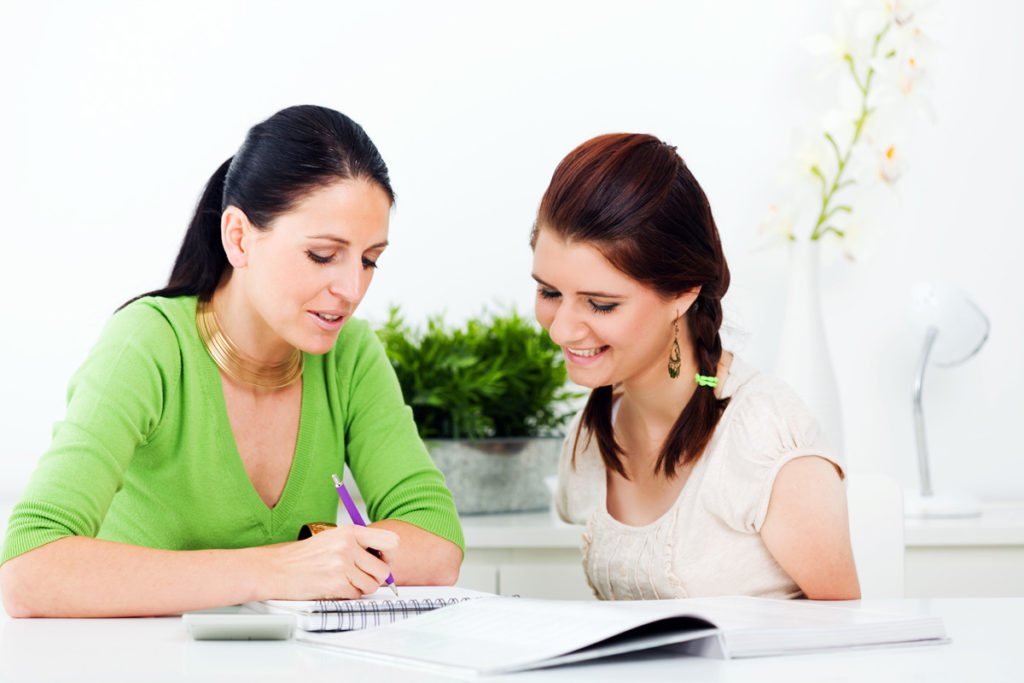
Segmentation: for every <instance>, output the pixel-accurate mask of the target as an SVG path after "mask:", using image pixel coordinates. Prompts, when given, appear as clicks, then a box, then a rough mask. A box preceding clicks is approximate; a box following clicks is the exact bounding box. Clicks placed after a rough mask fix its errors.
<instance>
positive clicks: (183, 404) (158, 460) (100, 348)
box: [0, 297, 464, 563]
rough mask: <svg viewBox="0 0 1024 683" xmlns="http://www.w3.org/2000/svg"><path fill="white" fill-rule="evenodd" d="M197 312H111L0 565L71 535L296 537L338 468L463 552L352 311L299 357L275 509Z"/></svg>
mask: <svg viewBox="0 0 1024 683" xmlns="http://www.w3.org/2000/svg"><path fill="white" fill-rule="evenodd" d="M195 308H196V299H195V297H178V298H172V299H167V298H155V297H149V298H144V299H139V300H138V301H136V302H134V303H132V304H130V305H129V306H126V307H125V308H123V309H121V310H120V311H118V312H117V313H116V314H115V315H114V316H113V317H112V318H111V319H110V321H109V323H108V324H107V326H106V328H105V329H104V331H103V333H102V335H101V336H100V339H99V341H98V342H97V344H96V346H95V347H94V348H93V349H92V351H91V353H90V354H89V356H88V358H87V360H86V361H85V363H84V364H83V365H82V367H81V368H79V370H78V371H77V372H76V373H75V375H74V377H73V378H72V380H71V383H70V386H69V388H68V409H67V416H66V419H65V420H64V421H63V422H59V423H57V425H56V426H55V427H54V433H53V442H52V444H51V446H50V449H49V451H47V452H46V453H45V454H44V455H43V457H42V458H41V459H40V461H39V465H38V467H37V469H36V471H35V472H34V473H33V475H32V478H31V479H30V481H29V484H28V487H27V488H26V490H25V492H24V494H23V496H22V499H21V501H20V502H19V503H18V504H17V505H16V506H15V507H14V510H13V511H12V514H11V517H10V520H9V522H8V526H7V536H6V538H5V540H4V545H3V554H2V556H0V563H3V562H6V561H7V560H9V559H10V558H12V557H15V556H17V555H20V554H21V553H24V552H27V551H29V550H32V549H33V548H37V547H39V546H41V545H43V544H45V543H49V542H51V541H54V540H57V539H59V538H63V537H65V536H72V535H77V536H94V537H96V538H102V539H107V540H111V541H120V542H122V543H131V544H134V545H141V546H147V547H151V548H164V549H176V550H193V549H200V548H243V547H251V546H259V545H266V544H269V543H277V542H280V541H291V540H295V538H296V536H297V534H298V532H299V528H300V527H301V526H302V525H303V524H305V523H306V522H316V521H322V522H323V521H325V522H332V521H334V520H335V518H336V517H337V512H338V495H337V493H336V492H335V490H334V485H333V483H332V481H331V474H332V473H333V472H337V473H338V474H339V475H340V474H341V471H342V468H343V465H344V464H348V466H349V468H350V469H351V471H352V475H353V477H354V478H355V480H356V483H357V484H358V486H359V490H360V492H361V493H362V495H363V499H364V501H365V502H366V508H367V512H368V514H369V517H370V519H371V520H380V519H397V520H402V521H404V522H408V523H410V524H414V525H416V526H418V527H420V528H422V529H426V530H427V531H430V532H432V533H434V534H436V535H438V536H441V537H442V538H446V539H448V540H449V541H452V542H453V543H455V544H457V545H458V546H459V547H460V548H463V549H464V542H463V539H462V529H461V527H460V526H459V520H458V517H457V515H456V513H455V506H454V504H453V503H452V497H451V493H450V492H449V491H448V489H447V488H445V484H444V478H443V477H442V475H441V473H440V472H439V471H438V470H437V469H436V468H435V467H434V465H433V463H432V461H431V460H430V456H429V455H428V454H427V452H426V449H425V448H424V446H423V442H422V441H421V440H420V438H419V436H418V435H417V433H416V425H415V424H414V422H413V419H412V411H411V410H410V409H409V408H408V407H407V406H405V404H404V403H403V401H402V394H401V389H400V388H399V386H398V381H397V379H396V378H395V374H394V371H393V370H392V368H391V366H390V364H389V363H388V360H387V357H386V356H385V354H384V350H383V348H382V346H381V344H380V342H379V341H378V340H377V338H376V335H374V334H373V332H372V331H371V330H370V329H369V326H368V325H366V323H364V322H362V321H358V320H350V321H349V322H348V323H346V325H345V327H343V328H342V330H341V333H340V334H339V336H338V341H337V343H336V344H335V346H334V348H333V349H332V350H330V351H329V352H327V353H326V354H324V355H319V356H318V355H310V354H307V355H306V358H305V361H306V364H305V369H304V370H303V374H302V410H301V415H300V419H299V432H298V438H297V440H296V445H295V456H294V460H293V462H292V466H291V471H290V472H289V474H288V481H287V483H286V485H285V488H284V492H283V493H282V494H281V498H280V500H279V501H278V503H277V504H276V505H275V506H274V507H273V508H272V509H271V508H268V507H267V506H266V504H265V503H264V502H263V501H262V500H261V499H260V497H259V495H258V494H257V493H256V490H255V489H254V488H253V486H252V483H251V482H250V480H249V477H248V475H247V474H246V472H245V467H244V466H243V464H242V460H241V458H240V457H239V454H238V449H237V447H236V445H235V440H234V436H233V435H232V432H231V425H230V422H229V420H228V414H227V409H226V407H225V405H224V392H223V390H222V388H221V379H220V373H219V370H218V368H217V365H216V364H215V363H214V361H213V359H212V358H211V357H210V355H209V353H207V351H206V349H205V348H204V347H203V344H202V341H201V340H200V339H199V335H198V333H197V331H196V323H195Z"/></svg>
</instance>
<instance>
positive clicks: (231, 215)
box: [220, 206, 252, 268]
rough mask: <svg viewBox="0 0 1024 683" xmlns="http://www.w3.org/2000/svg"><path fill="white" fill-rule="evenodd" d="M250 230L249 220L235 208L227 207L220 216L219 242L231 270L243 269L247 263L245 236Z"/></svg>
mask: <svg viewBox="0 0 1024 683" xmlns="http://www.w3.org/2000/svg"><path fill="white" fill-rule="evenodd" d="M251 230H252V226H251V225H250V224H249V219H248V217H247V216H246V215H245V213H244V212H243V211H242V210H241V209H239V208H238V207H237V206H229V207H228V208H226V209H224V213H222V214H221V216H220V241H221V244H222V245H223V246H224V253H225V254H227V257H228V263H230V264H231V267H232V268H244V267H245V266H246V265H247V264H248V263H249V255H248V252H247V248H248V244H247V241H246V239H245V238H246V236H247V235H248V233H249V232H250V231H251Z"/></svg>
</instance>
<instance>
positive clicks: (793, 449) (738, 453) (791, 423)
mask: <svg viewBox="0 0 1024 683" xmlns="http://www.w3.org/2000/svg"><path fill="white" fill-rule="evenodd" d="M724 389H725V391H723V398H729V405H728V407H727V408H726V411H725V413H724V414H723V416H722V422H721V424H720V430H721V433H720V434H718V435H717V437H718V439H717V440H718V442H719V444H718V445H719V449H720V450H724V451H726V452H727V453H728V454H731V455H732V456H733V458H732V459H737V460H742V461H745V462H746V463H748V464H755V465H759V466H762V467H768V468H772V467H773V466H774V464H775V463H776V462H777V461H778V460H779V459H780V458H783V457H784V456H786V455H787V454H793V453H797V452H800V453H807V454H812V453H814V454H820V455H823V456H824V455H826V454H827V453H826V452H827V450H828V447H827V444H826V443H825V441H824V438H823V435H822V433H821V429H820V427H819V425H818V422H817V420H816V419H815V417H814V415H813V413H812V412H811V410H810V409H809V408H808V407H807V405H806V404H805V403H804V402H803V400H801V398H800V397H799V396H798V395H797V393H796V392H795V391H794V390H793V389H792V388H791V387H790V386H789V385H788V384H786V382H784V381H783V380H781V379H779V378H778V377H774V376H772V375H770V374H767V373H763V372H760V371H758V370H757V369H756V368H755V367H753V366H752V365H750V364H748V363H746V362H745V361H744V360H743V359H741V358H738V357H734V358H733V362H732V366H731V368H730V376H729V378H728V379H727V381H726V383H725V387H724Z"/></svg>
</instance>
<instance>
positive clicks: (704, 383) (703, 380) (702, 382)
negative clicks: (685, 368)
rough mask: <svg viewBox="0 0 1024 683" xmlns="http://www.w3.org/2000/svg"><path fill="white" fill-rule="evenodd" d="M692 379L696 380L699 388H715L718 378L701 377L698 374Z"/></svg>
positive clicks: (710, 376)
mask: <svg viewBox="0 0 1024 683" xmlns="http://www.w3.org/2000/svg"><path fill="white" fill-rule="evenodd" d="M694 379H696V380H697V386H699V387H717V386H718V378H717V377H715V376H714V375H702V374H700V373H699V372H698V373H697V374H696V375H694Z"/></svg>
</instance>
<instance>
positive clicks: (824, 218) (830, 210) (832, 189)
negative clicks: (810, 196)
mask: <svg viewBox="0 0 1024 683" xmlns="http://www.w3.org/2000/svg"><path fill="white" fill-rule="evenodd" d="M891 26H892V22H891V21H890V22H888V23H886V25H885V26H884V27H883V28H882V30H881V31H879V32H878V34H876V35H875V39H874V45H873V46H872V48H871V58H872V59H873V58H874V57H875V56H876V55H877V53H878V46H879V44H880V43H881V42H882V38H883V37H885V34H886V33H888V32H889V28H890V27H891ZM843 59H845V60H846V64H847V65H848V66H849V69H850V75H851V76H852V77H853V82H854V83H855V84H856V85H857V90H859V91H860V95H861V98H860V115H859V116H858V117H857V118H856V120H855V121H854V125H853V136H852V137H851V139H850V144H849V145H847V147H846V151H845V152H843V151H842V150H841V149H840V148H839V145H838V143H836V141H835V138H833V137H832V135H831V133H827V132H826V133H825V139H826V140H828V142H829V144H831V145H832V149H833V150H834V151H835V154H836V173H835V177H833V178H832V182H831V183H829V182H828V180H826V179H825V176H824V175H823V174H822V172H821V169H819V168H817V167H815V168H813V169H812V172H814V173H815V175H817V176H818V177H819V178H820V179H821V181H822V188H821V211H819V212H818V220H817V221H816V222H815V224H814V230H813V231H812V232H811V239H812V240H819V239H821V238H822V237H823V236H824V235H827V234H828V233H830V232H834V233H835V234H836V235H838V236H839V237H842V236H843V232H842V231H841V230H837V229H836V228H835V227H833V226H831V225H826V223H827V222H828V220H829V219H830V218H831V217H832V216H834V215H835V214H836V213H837V212H839V211H843V212H845V213H851V212H852V211H853V209H852V208H851V207H849V206H837V207H833V206H832V200H833V198H834V197H835V195H836V192H838V191H839V190H841V189H842V188H844V187H847V186H849V185H852V184H854V181H853V180H852V179H851V180H844V179H843V174H844V173H845V172H846V167H847V164H848V163H849V161H850V155H851V153H852V152H853V148H854V147H856V145H857V142H858V141H859V140H860V135H861V133H862V132H863V130H864V123H865V122H866V121H867V120H868V116H870V115H871V112H872V111H873V110H872V109H870V108H869V107H868V96H869V95H870V93H871V81H872V79H873V78H874V76H875V69H874V67H872V66H870V65H869V66H868V70H867V73H866V74H865V75H864V79H863V81H862V80H861V78H860V75H859V74H858V73H857V66H856V64H855V63H854V60H853V55H851V54H849V53H847V54H845V55H843Z"/></svg>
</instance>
